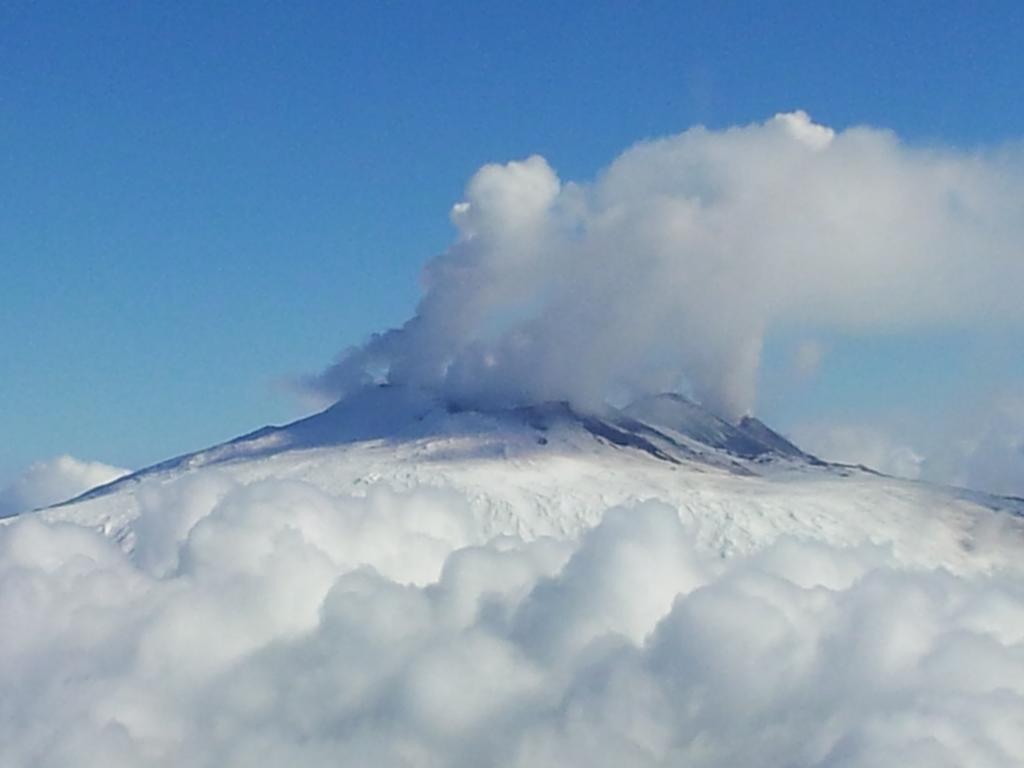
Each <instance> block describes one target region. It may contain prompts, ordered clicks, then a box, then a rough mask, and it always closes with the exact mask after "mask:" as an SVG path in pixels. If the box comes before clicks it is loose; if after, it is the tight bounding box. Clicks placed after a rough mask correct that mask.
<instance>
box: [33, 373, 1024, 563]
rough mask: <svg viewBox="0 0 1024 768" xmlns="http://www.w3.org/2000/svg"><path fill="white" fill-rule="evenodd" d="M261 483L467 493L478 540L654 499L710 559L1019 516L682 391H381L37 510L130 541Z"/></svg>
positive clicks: (1008, 551) (956, 558)
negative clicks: (161, 517)
mask: <svg viewBox="0 0 1024 768" xmlns="http://www.w3.org/2000/svg"><path fill="white" fill-rule="evenodd" d="M271 480H273V481H281V480H287V481H296V482H303V483H308V484H311V485H312V486H314V487H316V488H318V489H320V490H322V491H324V492H327V493H329V494H332V495H349V494H355V495H363V494H365V493H367V490H368V489H369V488H372V487H375V486H380V487H386V488H389V489H391V490H395V491H398V492H409V491H412V490H414V489H417V488H421V487H428V488H435V489H441V490H444V491H448V492H451V493H454V494H456V495H458V496H460V497H465V498H468V499H469V500H470V503H471V505H472V508H473V513H474V519H475V521H476V526H477V527H478V530H479V533H480V535H481V536H483V537H485V538H486V537H492V536H494V535H499V534H514V535H517V536H521V537H526V538H531V539H532V538H536V537H538V536H575V535H577V534H578V533H579V532H581V531H583V530H585V529H587V528H588V527H590V526H592V525H594V524H595V523H596V522H597V521H598V520H599V519H600V517H601V515H602V514H603V513H604V511H605V510H606V509H607V508H609V507H611V506H615V505H620V504H629V503H635V502H636V501H638V500H642V499H649V498H656V499H661V500H664V501H666V502H668V503H670V504H672V505H673V506H675V507H676V508H677V509H678V510H679V511H680V514H681V515H682V516H684V517H687V518H689V519H692V521H693V522H694V524H695V526H696V527H695V530H696V531H697V541H698V544H699V546H700V547H701V548H703V549H705V550H708V551H711V552H715V553H717V554H720V555H730V554H735V553H743V552H749V551H753V550H756V549H757V548H759V547H761V546H764V545H767V544H769V543H771V542H772V541H774V540H776V539H777V538H778V537H779V536H789V535H792V536H797V537H801V538H809V539H820V540H822V541H826V542H828V543H829V544H840V545H855V544H858V543H862V542H868V541H871V542H876V543H878V542H883V543H888V544H891V545H892V546H895V547H898V548H899V550H900V552H901V553H902V554H903V555H904V556H905V557H906V558H907V559H908V561H912V562H920V563H923V564H927V565H938V564H941V565H945V566H947V567H950V568H954V569H963V568H972V567H978V568H982V567H985V566H984V565H983V564H980V563H974V564H973V565H972V552H974V551H976V550H977V547H976V546H975V544H976V540H977V539H978V538H979V537H990V538H991V532H992V531H993V530H996V529H999V530H1004V529H1005V531H1007V534H1006V537H1005V542H999V545H998V546H996V547H995V548H994V549H993V548H991V547H990V548H988V549H987V550H986V551H987V552H988V555H987V557H993V556H994V557H997V559H998V560H1000V561H1003V560H1010V559H1013V557H1015V554H1014V553H1015V552H1016V551H1017V550H1016V548H1017V547H1018V546H1019V544H1020V536H1021V530H1022V528H1021V525H1020V522H1019V520H1018V519H1017V517H1016V516H1017V515H1020V514H1021V512H1022V511H1024V504H1022V503H1020V502H1019V501H1015V500H1012V499H1003V498H999V497H991V496H987V495H985V494H977V493H970V492H966V491H958V490H954V489H944V488H939V487H933V486H929V485H925V484H920V483H914V482H909V481H902V480H897V479H894V478H888V477H884V476H879V475H877V474H876V473H871V472H868V471H865V470H861V469H859V468H852V467H845V466H841V465H831V464H827V463H824V462H821V461H819V460H818V459H816V458H815V457H813V456H809V455H808V454H806V453H804V452H803V451H801V450H800V449H799V448H797V447H796V446H794V445H793V444H792V443H790V442H789V441H787V440H785V438H783V437H781V436H780V435H778V434H777V433H775V432H773V431H772V430H770V429H769V428H768V427H766V426H765V425H764V424H762V423H761V422H759V421H757V420H755V419H752V418H746V419H744V420H742V421H741V422H740V423H739V424H738V425H732V424H729V423H728V422H726V421H724V420H722V419H720V418H718V417H716V416H714V415H713V414H710V413H708V412H707V411H705V410H703V409H702V408H700V406H698V405H696V404H694V403H692V402H690V401H688V400H686V399H685V398H682V397H680V396H678V395H665V396H661V397H658V398H649V399H647V400H644V401H641V402H640V403H637V404H635V405H633V406H631V407H630V408H627V409H625V410H623V411H615V410H609V411H607V412H606V413H604V414H601V415H600V416H598V415H584V414H579V413H576V412H575V411H574V410H573V409H572V408H570V407H569V406H567V405H565V404H560V403H550V404H546V405H541V406H533V407H528V408H518V409H511V410H502V411H495V412H479V411H472V410H462V409H457V408H454V407H451V406H450V405H446V404H444V403H441V402H438V401H436V400H433V399H430V398H426V397H423V396H421V395H418V394H415V393H411V392H408V391H405V390H402V389H401V388H394V387H382V388H374V389H369V390H366V391H364V392H362V393H360V395H359V396H357V397H355V398H352V399H350V400H347V401H343V402H341V403H339V404H336V405H335V406H333V407H331V408H329V409H327V410H326V411H324V412H322V413H320V414H317V415H315V416H312V417H309V418H306V419H302V420H300V421H297V422H295V423H293V424H289V425H286V426H284V427H268V428H264V429H261V430H258V431H256V432H253V433H250V434H248V435H245V436H242V437H240V438H237V439H235V440H232V441H230V442H228V443H224V444H222V445H218V446H214V447H212V448H209V449H206V450H203V451H199V452H196V453H193V454H189V455H186V456H182V457H179V458H177V459H173V460H170V461H167V462H163V463H161V464H158V465H155V466H154V467H150V468H148V469H145V470H142V471H140V472H137V473H135V474H133V475H129V476H127V477H125V478H122V479H120V480H118V481H115V482H114V483H111V484H109V485H107V486H102V487H100V488H98V489H94V490H93V491H91V492H89V493H86V494H84V495H83V496H81V497H79V498H78V499H75V500H72V501H71V502H68V503H66V504H64V505H61V506H59V507H55V508H52V509H50V510H48V511H46V512H45V513H44V515H45V516H46V517H47V518H48V519H51V520H71V521H75V522H78V523H81V524H85V525H89V526H93V527H98V528H101V529H102V530H104V531H105V532H107V533H108V534H109V535H112V536H114V537H116V538H117V539H118V540H121V541H123V542H124V543H125V546H127V547H129V548H130V547H131V546H132V542H133V541H134V530H133V524H134V521H135V520H136V519H137V518H138V517H139V516H140V514H142V512H143V509H144V507H145V504H146V501H145V500H146V498H147V497H149V496H152V495H153V494H159V493H164V492H166V489H169V488H174V487H175V486H176V485H178V484H180V483H182V482H187V483H192V484H193V485H195V484H201V483H203V482H205V481H209V482H220V483H224V484H225V487H228V486H236V485H241V486H247V485H251V484H254V483H260V482H265V481H271ZM216 497H217V494H214V496H213V497H211V498H212V501H211V503H215V501H216Z"/></svg>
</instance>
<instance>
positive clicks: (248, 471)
mask: <svg viewBox="0 0 1024 768" xmlns="http://www.w3.org/2000/svg"><path fill="white" fill-rule="evenodd" d="M1022 511H1024V502H1021V501H1020V500H1014V499H1004V498H998V497H992V496H987V495H984V494H978V493H971V492H967V491H960V490H954V489H948V488H939V487H934V486H928V485H923V484H919V483H912V482H906V481H901V480H896V479H893V478H889V477H885V476H882V475H879V474H877V473H873V472H871V471H869V470H866V469H862V468H856V467H844V466H837V465H831V464H827V463H824V462H820V461H818V460H817V459H814V458H813V457H810V456H807V455H806V454H804V453H803V452H801V451H800V450H799V449H798V448H797V447H796V446H793V445H792V444H791V443H789V442H788V441H786V440H785V439H784V438H782V437H781V436H779V435H778V434H776V433H774V432H772V431H771V430H770V429H769V428H768V427H766V426H765V425H763V424H761V423H760V422H757V421H755V420H752V419H747V420H743V421H741V422H740V423H739V424H729V423H727V422H725V421H723V420H721V419H718V418H717V417H715V416H713V415H712V414H709V413H706V412H705V411H703V410H701V409H700V408H698V407H697V406H695V405H694V404H693V403H690V402H688V401H686V400H684V399H681V398H678V397H676V396H668V397H663V398H654V399H651V400H647V401H644V402H642V403H638V404H636V405H635V406H634V407H632V408H630V409H627V410H626V411H613V410H609V411H607V412H605V413H603V414H600V415H592V414H580V413H577V412H575V411H573V410H572V409H571V408H569V407H567V406H565V405H563V404H557V403H556V404H546V405H541V406H535V407H531V408H521V409H515V410H506V411H497V412H489V413H481V412H476V411H467V410H459V409H456V408H451V407H448V406H446V405H445V404H444V403H440V402H437V401H433V400H431V399H429V398H424V397H422V396H418V395H415V394H413V393H410V392H407V391H403V390H401V389H398V388H382V389H372V390H367V391H365V392H363V393H362V394H361V395H360V396H358V397H356V398H352V399H349V400H348V401H346V402H344V403H341V404H339V405H336V406H335V407H333V408H330V409H328V410H327V411H325V412H324V413H322V414H319V415H316V416H313V417H311V418H309V419H304V420H302V421H299V422H296V423H294V424H291V425H288V426H285V427H281V428H267V429H263V430H259V431H258V432H255V433H252V434H251V435H247V436H244V437H242V438H239V439H238V440H234V441H232V442H229V443H225V444H223V445H220V446H216V447H213V448H210V449H208V450H205V451H200V452H198V453H195V454H191V455H188V456H183V457H180V458H178V459H174V460H171V461H168V462H164V463H163V464H160V465H157V466H155V467H152V468H149V469H146V470H143V471H141V472H137V473H135V474H134V475H130V476H128V477H125V478H123V479H120V480H118V481H115V482H113V483H111V484H109V485H107V486H104V487H101V488H98V489H95V490H94V491H91V492H89V493H87V494H85V495H84V496H82V497H80V498H79V499H77V500H74V501H72V502H69V503H66V504H63V505H60V506H57V507H52V508H49V509H47V510H44V511H41V512H38V513H33V514H27V515H22V516H20V517H18V518H14V519H9V520H5V521H4V524H3V525H0V621H2V624H0V626H2V630H0V765H3V766H5V768H6V766H12V767H13V768H22V767H24V768H28V767H29V766H31V767H32V768H36V767H37V766H65V765H75V766H81V767H82V768H100V767H101V766H102V768H109V767H110V766H132V767H133V768H134V767H135V766H159V767H160V768H173V767H175V766H181V765H197V766H218V768H221V767H222V766H224V767H228V768H242V767H243V766H252V765H260V766H266V767H267V768H286V767H290V766H295V765H301V766H305V767H309V768H328V766H330V767H331V768H336V767H337V766H353V767H355V766H365V765H382V766H408V767H409V768H414V767H418V766H432V767H433V766H436V767H438V768H440V767H444V768H448V767H449V766H451V767H452V768H472V767H475V766H480V765H494V766H506V767H508V768H555V766H558V768H564V767H565V766H570V767H574V766H588V768H589V767H590V766H597V767H599V768H601V767H603V768H620V767H621V766H639V767H640V768H655V767H658V768H667V767H669V766H679V765H687V766H694V767H695V768H720V766H723V765H728V766H735V767H736V768H763V767H764V766H793V767H796V768H854V767H855V766H858V767H861V766H862V767H863V768H867V766H871V768H878V767H879V766H883V767H887V766H900V768H905V767H906V766H912V767H913V768H932V766H935V765H957V766H979V767H982V768H1017V766H1020V765H1021V764H1024V738H1022V736H1021V734H1022V733H1024V567H1022V558H1021V552H1022V551H1024V518H1022V517H1021V513H1022Z"/></svg>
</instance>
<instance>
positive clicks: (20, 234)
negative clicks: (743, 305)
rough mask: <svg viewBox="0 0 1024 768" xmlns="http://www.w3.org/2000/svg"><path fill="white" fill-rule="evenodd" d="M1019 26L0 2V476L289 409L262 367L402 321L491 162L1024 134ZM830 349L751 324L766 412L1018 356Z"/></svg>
mask: <svg viewBox="0 0 1024 768" xmlns="http://www.w3.org/2000/svg"><path fill="white" fill-rule="evenodd" d="M766 6H771V10H766V9H765V7H766ZM1022 49H1024V5H1022V4H1020V3H1013V2H988V3H986V2H982V3H972V4H967V3H950V2H913V3H893V2H885V3H869V2H857V3H821V2H813V3H770V4H760V3H752V2H750V3H728V2H707V3H689V4H687V3H642V4H637V3H597V4H585V3H515V4H511V3H510V4H496V3H468V2H467V3H458V4H452V3H414V2H408V3H376V2H367V3H323V4H309V3H287V4H285V3H210V2H204V3H187V2H182V3H128V2H125V3H106V2H98V1H97V2H89V3H74V2H61V3H45V2H41V3H29V2H6V3H2V4H0V436H2V438H0V481H2V480H3V479H4V478H5V477H6V476H8V475H9V474H10V473H12V472H14V471H15V470H16V469H18V468H19V467H21V466H23V465H25V464H27V463H28V462H30V461H32V460H35V459H40V458H44V457H49V456H52V455H54V454H57V453H62V452H70V453H72V454H75V455H78V456H80V457H83V458H89V459H96V460H102V461H106V462H110V463H115V464H121V465H126V466H140V465H143V464H146V463H150V462H153V461H156V460H159V459H161V458H165V457H167V456H169V455H172V454H175V453H179V452H183V451H186V450H189V449H194V448H197V447H200V446H202V445H205V444H209V443H213V442H216V441H219V440H221V439H224V438H227V437H231V436H234V435H236V434H238V433H240V432H243V431H246V430H248V429H251V428H254V427H257V426H259V425H261V424H264V423H267V422H274V421H282V420H286V419H289V418H291V417H294V416H296V415H298V414H299V413H300V412H302V409H303V406H302V405H301V404H300V403H298V402H297V401H296V399H295V398H294V396H293V395H292V394H290V393H289V392H288V391H287V390H286V388H285V387H284V386H282V384H281V382H282V381H284V380H286V379H287V378H288V377H290V376H293V375H296V374H299V373H303V372H309V371H314V370H316V369H318V368H320V367H322V366H323V365H324V364H325V363H327V362H328V361H329V360H330V359H331V358H332V357H333V356H334V355H335V354H336V353H337V352H338V350H339V349H341V348H342V347H343V346H345V345H347V344H351V343H355V342H358V341H360V340H362V339H363V338H364V337H365V336H366V335H367V334H368V333H370V332H371V331H373V330H378V329H381V328H384V327H387V326H390V325H394V324H396V323H398V322H400V321H401V320H403V319H404V318H405V317H407V316H408V315H409V314H410V312H411V311H412V308H413V305H414V303H415V300H416V297H417V295H418V287H417V279H418V273H419V270H420V268H421V266H422V264H423V263H424V262H425V261H426V260H427V259H428V258H429V257H430V256H432V255H433V254H435V253H437V252H438V251H440V250H442V249H443V248H444V247H445V245H446V243H447V241H448V240H449V238H450V236H451V230H450V225H449V223H448V220H447V215H448V210H449V208H450V206H451V204H452V203H453V202H455V201H456V200H458V199H459V197H460V194H461V191H462V187H463V185H464V183H465V182H466V180H467V179H468V177H469V176H470V175H471V174H472V172H473V171H474V170H475V169H476V168H477V167H479V166H480V165H482V164H483V163H485V162H491V161H504V160H508V159H512V158H519V157H523V156H526V155H529V154H532V153H540V154H542V155H544V156H545V157H547V158H548V159H549V161H550V162H551V163H552V165H553V166H554V167H555V168H557V169H558V171H559V173H560V174H561V175H562V177H563V178H573V179H585V178H589V177H591V176H592V175H593V174H594V173H595V171H597V170H598V169H599V168H600V167H601V166H603V165H604V164H606V163H607V162H608V161H609V160H610V159H612V158H613V157H614V156H615V155H616V154H618V153H619V152H620V151H621V150H622V149H624V148H625V147H626V146H628V145H629V144H631V143H633V142H634V141H636V140H639V139H642V138H645V137H650V136H655V135H661V134H667V133H673V132H677V131H680V130H682V129H684V128H686V127H688V126H690V125H692V124H694V123H697V122H702V123H705V124H707V125H710V126H724V125H729V124H733V123H744V122H750V121H754V120H761V119H764V118H766V117H768V116H770V115H771V114H773V113H775V112H779V111H785V110H791V109H796V108H801V109H805V110H807V111H808V112H810V113H811V115H812V116H813V117H814V118H815V119H816V120H817V121H819V122H823V123H825V124H828V125H831V126H833V127H836V128H841V127H844V126H847V125H850V124H854V123H861V122H866V123H871V124H875V125H880V126H885V127H889V128H892V129H894V130H895V131H897V132H898V133H899V134H901V135H902V136H904V137H906V138H908V139H910V140H912V141H916V142H934V143H941V144H953V145H957V146H972V145H976V144H991V143H997V142H1001V141H1005V140H1007V139H1011V138H1016V137H1022V136H1024V101H1022V99H1021V79H1022V76H1024V55H1022V53H1021V51H1022ZM992 343H993V344H994V345H995V347H994V348H996V347H999V344H1000V343H1007V344H1009V346H1010V347H1012V343H1010V342H1006V341H1005V340H1004V342H999V341H993V342H992ZM830 347H831V354H830V361H831V360H835V361H836V362H835V363H834V364H830V365H829V366H826V367H825V368H824V369H823V371H822V375H821V376H820V377H819V378H818V379H817V380H816V381H815V382H814V383H813V385H801V386H799V387H795V388H794V386H792V383H791V382H789V381H788V380H787V378H786V374H785V373H784V371H783V367H784V366H783V364H782V362H781V361H782V360H783V358H784V357H785V355H786V354H787V353H786V340H784V339H781V340H777V342H776V343H775V346H773V347H770V349H769V352H770V354H769V358H768V360H767V363H766V367H765V374H764V376H765V386H764V388H763V396H762V403H763V408H762V411H763V413H764V415H765V416H766V418H767V419H769V420H771V419H773V418H774V419H775V420H776V421H777V422H781V423H782V426H785V425H786V424H787V423H795V422H797V421H799V420H800V419H802V418H807V417H818V416H820V415H823V414H824V415H828V414H829V413H831V412H834V411H836V410H837V409H838V410H839V411H841V412H842V413H844V414H845V413H850V414H856V413H858V412H859V410H871V409H876V410H877V409H878V408H879V407H880V404H879V403H878V394H877V393H878V392H879V391H880V390H883V389H885V390H886V391H888V393H889V397H890V399H889V401H888V404H887V407H891V406H893V404H894V403H895V404H897V405H898V404H899V403H900V402H910V401H911V400H913V401H914V402H920V401H921V400H922V396H921V392H922V385H923V387H924V390H925V391H927V392H928V395H927V396H925V397H924V398H923V400H924V404H923V405H922V406H921V407H922V408H924V411H923V413H925V414H927V412H928V408H931V409H932V410H933V411H938V410H941V409H943V408H945V407H947V406H948V404H949V403H950V402H953V401H955V400H956V398H958V397H960V396H961V395H962V392H963V391H964V387H968V388H969V387H970V386H972V385H971V384H970V382H967V383H964V382H963V381H961V380H962V379H963V378H964V377H965V376H967V375H968V374H965V373H963V371H962V370H961V371H960V372H956V371H955V370H954V369H956V368H957V365H951V364H950V363H952V362H953V361H961V362H962V361H964V360H967V361H968V365H969V367H972V369H973V370H975V372H977V371H978V370H980V371H982V372H983V373H984V376H983V377H982V378H984V379H985V380H986V381H997V380H1002V379H1005V378H1007V377H1019V379H1021V380H1024V365H1022V364H1021V363H1020V362H1019V360H1016V358H1015V357H1014V356H1013V355H1007V354H1004V353H1000V352H992V351H991V350H989V353H986V352H985V351H984V350H982V351H978V350H977V349H976V348H975V345H974V344H972V343H968V342H965V341H964V340H963V339H959V338H956V337H948V338H947V337H940V338H932V339H925V340H921V339H911V340H908V339H896V340H883V341H878V340H875V341H872V342H867V341H857V340H850V339H838V340H833V341H832V343H831V345H830ZM836 350H839V351H840V352H841V353H842V354H839V355H838V356H837V355H836V354H835V353H836ZM1002 352H1005V349H1004V350H1002ZM965 353H969V354H967V356H966V357H964V354H965ZM962 367H963V366H962V365H961V366H960V368H962ZM951 371H952V372H951ZM975 388H976V387H975ZM901 398H902V401H901Z"/></svg>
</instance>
